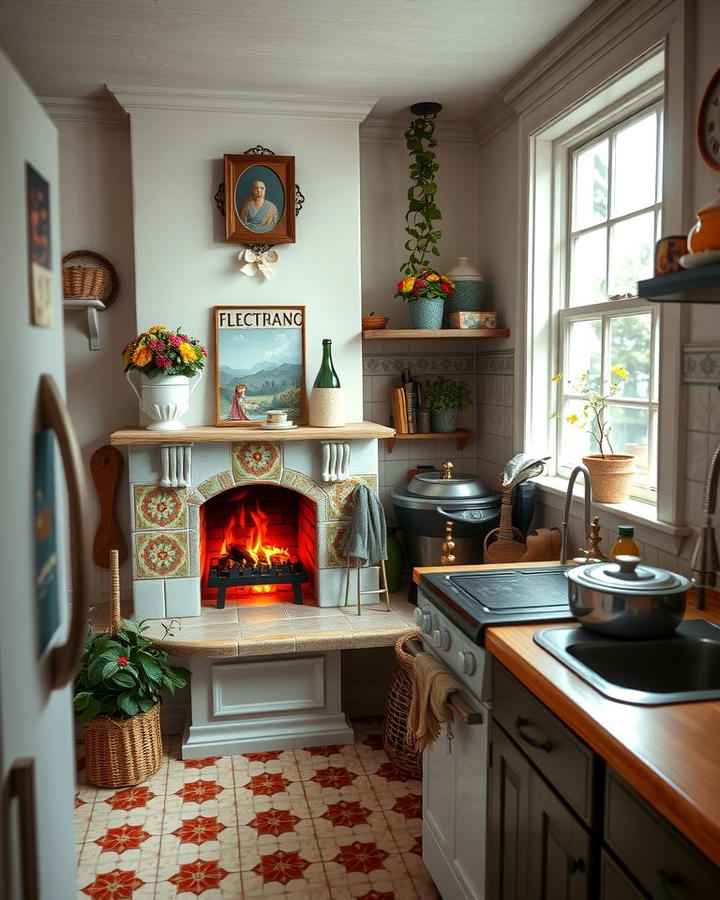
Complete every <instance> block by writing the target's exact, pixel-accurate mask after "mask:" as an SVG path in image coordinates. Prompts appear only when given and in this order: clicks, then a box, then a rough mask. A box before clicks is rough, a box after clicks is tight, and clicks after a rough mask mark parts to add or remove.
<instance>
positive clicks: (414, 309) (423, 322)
mask: <svg viewBox="0 0 720 900" xmlns="http://www.w3.org/2000/svg"><path fill="white" fill-rule="evenodd" d="M408 306H409V307H410V321H411V322H412V327H413V328H424V329H429V328H442V323H443V310H444V308H445V301H444V300H441V299H440V298H437V299H433V300H430V299H429V298H428V297H416V298H415V299H414V300H409V301H408Z"/></svg>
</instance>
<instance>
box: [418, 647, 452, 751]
mask: <svg viewBox="0 0 720 900" xmlns="http://www.w3.org/2000/svg"><path fill="white" fill-rule="evenodd" d="M459 690H461V686H460V684H458V682H457V681H456V680H455V679H454V678H453V676H452V675H451V674H450V673H449V672H448V670H447V669H446V668H445V667H444V666H443V664H442V663H440V662H438V661H437V660H436V659H435V657H434V656H431V655H430V654H429V653H418V654H417V655H416V656H415V660H414V665H413V692H412V700H411V702H410V710H409V712H408V735H412V736H413V737H414V738H415V741H416V746H417V748H418V750H420V751H423V750H425V748H426V747H429V746H430V744H432V743H434V741H436V740H437V738H438V737H439V736H440V732H441V730H442V726H443V724H444V723H447V730H448V738H452V727H451V726H452V721H453V711H452V707H451V706H450V704H449V703H448V702H447V699H448V697H449V696H450V694H454V693H455V692H456V691H459Z"/></svg>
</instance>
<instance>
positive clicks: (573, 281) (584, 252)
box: [570, 228, 607, 306]
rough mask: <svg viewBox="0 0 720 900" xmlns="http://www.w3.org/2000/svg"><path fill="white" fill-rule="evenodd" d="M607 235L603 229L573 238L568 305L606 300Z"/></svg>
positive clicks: (581, 304) (582, 304)
mask: <svg viewBox="0 0 720 900" xmlns="http://www.w3.org/2000/svg"><path fill="white" fill-rule="evenodd" d="M606 236H607V233H606V231H605V229H604V228H599V229H598V230H597V231H591V232H590V233H589V234H583V235H582V236H581V237H578V238H575V240H574V241H573V246H572V259H571V263H570V306H584V305H585V304H586V303H604V302H605V301H606V300H607V281H606V280H605V271H606V264H605V263H606V254H607V246H606Z"/></svg>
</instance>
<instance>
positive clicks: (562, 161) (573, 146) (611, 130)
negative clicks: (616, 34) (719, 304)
mask: <svg viewBox="0 0 720 900" xmlns="http://www.w3.org/2000/svg"><path fill="white" fill-rule="evenodd" d="M663 105H664V104H663V80H662V77H661V75H660V73H658V75H657V76H655V77H653V78H650V79H649V80H648V81H647V82H645V83H644V84H642V85H639V86H638V87H636V88H634V89H630V90H629V91H628V94H627V95H626V96H625V97H623V98H622V99H621V100H619V101H614V103H613V104H612V105H611V106H610V107H608V108H607V109H605V110H603V111H602V112H601V113H599V114H598V113H594V114H591V115H590V116H589V117H588V119H586V120H585V121H583V122H582V123H581V124H580V125H578V126H576V127H574V128H571V130H570V131H568V132H567V133H566V134H564V135H562V136H561V137H559V138H556V139H555V140H554V141H553V146H552V155H553V170H554V178H555V181H556V185H557V188H556V191H555V193H554V199H553V203H556V204H558V206H557V207H556V209H555V212H557V211H558V210H561V211H562V215H559V216H558V215H555V216H554V220H555V227H554V229H553V231H554V245H555V246H556V247H557V263H558V266H557V270H556V271H557V284H555V285H553V289H552V290H551V296H552V298H553V310H552V315H553V317H554V318H555V319H556V323H555V327H554V329H553V331H554V333H555V335H556V341H557V348H556V353H555V360H556V366H555V370H556V371H564V372H565V374H566V375H567V376H569V377H574V376H577V375H579V374H581V373H579V372H568V371H567V364H566V362H565V360H566V353H567V346H566V345H567V334H568V331H569V328H570V325H571V324H572V323H573V322H580V321H588V320H595V319H600V322H601V327H602V330H603V347H605V346H606V345H607V339H608V332H609V326H610V321H611V319H613V318H615V317H617V316H627V315H633V314H644V315H650V317H651V339H650V340H651V344H650V384H649V386H648V388H649V395H648V400H647V401H646V400H642V401H635V400H633V399H627V398H622V397H618V398H616V399H615V400H609V401H608V406H612V405H623V406H633V405H636V406H641V407H642V408H643V409H645V408H647V410H648V461H649V462H650V463H651V465H652V467H653V470H654V471H655V472H656V473H657V457H656V452H657V447H656V428H655V427H654V425H655V420H656V417H657V415H658V406H659V402H658V399H657V397H658V391H657V384H656V371H657V368H658V366H657V363H658V360H657V354H658V351H659V343H658V340H657V338H658V332H659V329H660V323H659V319H660V316H659V311H658V309H657V306H656V305H654V304H649V303H647V301H645V300H638V299H637V298H631V299H628V300H623V301H617V300H616V301H606V302H604V303H589V304H585V305H583V306H570V305H569V302H570V296H569V295H570V276H571V273H570V269H571V252H570V244H571V242H572V239H573V237H574V236H575V235H576V234H578V233H581V232H582V231H587V230H590V229H577V230H575V231H574V230H573V229H572V201H573V163H574V155H575V153H576V152H577V151H578V150H580V149H582V148H583V147H585V146H587V145H589V144H592V143H593V141H595V140H598V139H600V138H601V137H604V136H606V135H607V136H608V138H609V140H610V157H609V163H610V167H609V168H610V171H609V176H610V181H609V185H608V186H609V189H610V192H612V158H613V148H612V145H613V136H614V135H615V134H617V132H618V131H620V130H622V128H624V127H627V126H628V125H629V124H631V123H632V122H633V121H636V120H638V119H639V118H642V117H643V116H645V115H647V114H648V112H651V111H654V112H656V113H659V118H660V120H661V122H662V120H663V118H664V117H663ZM663 130H664V129H663ZM657 161H658V165H659V167H660V166H662V147H660V148H659V151H658V152H657ZM660 180H661V172H660V171H658V172H657V175H656V191H655V197H656V202H653V203H652V204H651V205H649V206H648V207H646V208H643V209H642V210H634V211H633V212H632V213H628V214H626V215H623V216H618V217H613V216H611V215H610V210H608V218H607V220H606V221H605V223H603V227H605V228H606V229H607V235H606V240H607V242H608V245H609V241H610V230H611V224H612V223H613V222H615V221H621V220H622V219H623V218H627V217H628V216H630V215H637V214H638V213H640V212H646V211H647V212H650V211H652V212H653V213H654V215H655V229H654V233H655V235H656V236H658V234H657V231H658V221H659V220H660V221H661V220H662V211H663V202H662V185H661V184H660V185H658V184H657V181H660ZM658 188H659V189H658ZM658 197H659V199H658ZM593 228H597V226H593ZM606 262H607V265H608V266H609V262H610V254H609V246H608V254H607V260H606ZM553 277H554V276H553ZM607 368H608V366H607V365H606V360H605V359H604V357H603V361H602V371H603V374H604V375H606V374H607ZM565 392H566V393H569V392H568V391H567V387H566V388H565ZM554 393H555V396H554V398H553V400H552V401H551V402H552V403H553V404H554V408H555V409H556V410H559V411H560V413H561V414H560V416H558V417H556V418H553V419H552V420H551V423H550V425H549V429H548V431H549V435H548V437H549V440H550V441H551V446H552V447H553V448H554V460H555V465H554V467H553V474H555V475H559V476H560V477H563V478H568V477H569V475H570V471H571V469H570V468H569V467H567V466H564V465H562V462H561V457H560V444H561V437H562V434H561V432H562V428H563V419H562V410H561V395H562V393H563V385H562V384H558V385H557V387H556V389H555V392H554ZM566 427H573V426H566ZM631 496H632V497H633V498H635V499H636V500H641V501H644V502H647V503H651V504H652V505H653V506H655V505H656V501H657V493H656V490H655V489H654V488H650V487H645V486H640V485H638V484H634V485H633V488H632V491H631Z"/></svg>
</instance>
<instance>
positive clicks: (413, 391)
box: [403, 381, 418, 434]
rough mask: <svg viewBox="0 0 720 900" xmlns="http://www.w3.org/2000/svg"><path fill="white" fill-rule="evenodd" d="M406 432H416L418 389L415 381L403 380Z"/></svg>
mask: <svg viewBox="0 0 720 900" xmlns="http://www.w3.org/2000/svg"><path fill="white" fill-rule="evenodd" d="M403 391H404V392H405V408H406V410H407V421H408V434H417V430H418V429H417V413H418V390H417V382H416V381H403Z"/></svg>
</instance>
